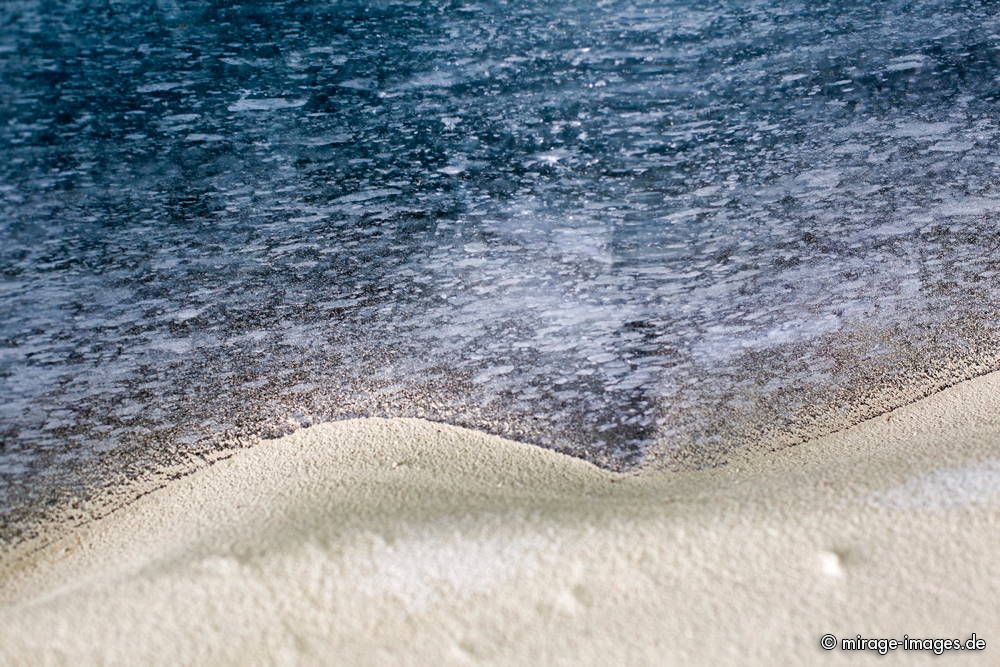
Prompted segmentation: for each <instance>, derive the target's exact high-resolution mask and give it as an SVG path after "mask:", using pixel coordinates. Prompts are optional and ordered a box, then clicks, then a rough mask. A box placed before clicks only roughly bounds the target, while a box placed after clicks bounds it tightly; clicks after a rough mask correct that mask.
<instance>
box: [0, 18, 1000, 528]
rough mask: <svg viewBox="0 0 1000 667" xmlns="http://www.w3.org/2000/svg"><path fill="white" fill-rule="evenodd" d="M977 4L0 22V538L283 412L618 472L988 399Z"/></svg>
mask: <svg viewBox="0 0 1000 667" xmlns="http://www.w3.org/2000/svg"><path fill="white" fill-rule="evenodd" d="M998 65H1000V11H998V7H997V4H996V3H995V2H985V1H984V2H956V1H947V0H937V1H928V2H919V3H914V2H900V1H889V2H870V1H866V2H846V1H841V0H837V1H830V2H816V1H812V0H809V1H806V0H802V1H799V2H753V1H724V2H723V1H719V2H704V3H702V2H677V1H675V2H669V1H668V2H664V1H656V2H638V1H635V0H630V1H628V2H610V1H609V2H542V1H531V2H527V1H526V2H519V1H518V2H513V1H512V2H467V3H450V2H347V1H345V2H318V1H315V2H269V3H242V4H239V3H237V4H234V5H231V4H230V3H219V2H180V1H176V2H174V1H170V0H161V1H159V2H152V1H150V2H138V1H132V0H121V1H116V2H91V1H89V0H86V1H84V0H78V1H76V2H70V1H67V2H43V1H40V0H39V1H26V0H21V1H18V0H9V1H7V2H4V3H3V4H2V5H0V146H2V152H0V157H2V160H0V268H2V287H0V290H2V291H0V419H2V426H0V438H2V451H0V507H2V513H0V518H2V521H3V523H4V528H5V529H6V530H5V532H7V533H11V532H12V531H14V530H16V529H17V525H19V524H20V523H21V522H22V521H23V520H24V518H25V517H28V516H31V515H33V514H35V513H37V511H38V510H39V509H40V508H42V507H44V506H45V505H46V504H47V503H53V502H60V501H61V499H65V498H66V497H68V496H71V495H74V494H78V493H82V492H87V490H88V489H90V490H92V489H93V488H95V487H96V486H100V485H103V484H110V483H115V482H116V481H118V480H120V479H122V478H124V477H128V476H130V475H134V474H137V473H139V472H141V471H144V470H150V469H153V468H155V467H156V466H159V465H161V464H164V463H172V462H177V461H179V460H192V457H197V456H201V455H203V454H207V453H209V452H210V451H211V450H213V448H218V447H220V446H223V444H224V442H225V441H227V440H229V441H232V439H233V438H244V439H246V438H249V437H252V436H256V435H273V434H277V433H281V432H284V431H286V430H287V429H289V428H293V427H295V426H296V425H301V424H308V423H310V422H313V421H317V420H328V419H335V418H339V417H344V416H360V415H410V416H414V415H419V416H426V417H430V418H433V419H438V420H444V421H447V422H451V423H455V424H460V425H465V426H471V427H475V428H481V429H485V430H488V431H491V432H494V433H500V434H504V435H508V436H511V437H515V438H520V439H523V440H527V441H530V442H535V443H538V444H541V445H543V446H547V447H553V448H557V449H560V450H563V451H568V452H571V453H574V454H576V455H580V456H583V457H586V458H589V459H591V460H593V461H595V462H597V463H600V464H604V465H610V466H616V467H623V466H629V465H633V464H635V463H639V462H641V461H642V460H650V459H660V460H663V461H665V462H666V463H667V464H669V465H704V464H712V463H716V462H720V461H724V460H725V458H726V456H727V455H728V454H729V453H731V452H732V451H733V450H734V448H738V447H744V446H746V445H748V444H750V443H753V442H758V441H762V440H763V441H767V442H770V443H772V444H774V445H775V446H780V445H786V444H791V443H794V442H798V441H801V440H803V439H805V438H808V437H811V436H814V435H816V434H819V433H824V432H829V431H831V430H833V429H837V428H841V427H844V426H847V425H849V424H852V423H855V422H857V421H858V420H860V419H863V418H865V417H869V416H872V415H875V414H878V413H879V412H882V411H884V410H886V409H889V408H892V407H894V406H897V405H899V404H901V403H905V402H908V401H910V400H913V399H914V398H917V397H919V396H921V395H923V394H926V393H927V392H929V391H933V390H934V389H936V388H939V387H942V386H945V385H947V384H950V383H954V382H955V381H957V380H959V379H962V378H964V377H968V376H970V375H974V374H978V373H981V372H985V371H987V370H991V369H995V368H997V367H1000V364H998V359H1000V353H998V350H1000V347H998V342H1000V341H998V339H1000V336H998V326H997V325H998V318H997V316H998V313H1000V226H998V222H1000V180H998V178H1000V133H998V130H1000V113H998V101H1000V66H998Z"/></svg>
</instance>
